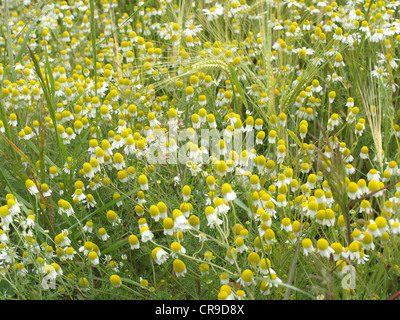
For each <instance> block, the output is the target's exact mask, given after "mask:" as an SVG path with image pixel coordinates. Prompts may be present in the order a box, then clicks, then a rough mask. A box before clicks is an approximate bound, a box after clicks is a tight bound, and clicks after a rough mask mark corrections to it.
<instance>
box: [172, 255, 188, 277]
mask: <svg viewBox="0 0 400 320" xmlns="http://www.w3.org/2000/svg"><path fill="white" fill-rule="evenodd" d="M172 267H173V270H174V272H175V274H176V276H177V277H184V276H185V274H186V272H187V269H186V265H185V263H184V262H183V261H182V260H180V259H175V260H174V262H173V264H172Z"/></svg>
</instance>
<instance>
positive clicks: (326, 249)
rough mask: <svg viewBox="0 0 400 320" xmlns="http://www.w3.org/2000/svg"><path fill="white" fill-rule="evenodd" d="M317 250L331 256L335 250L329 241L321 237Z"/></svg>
mask: <svg viewBox="0 0 400 320" xmlns="http://www.w3.org/2000/svg"><path fill="white" fill-rule="evenodd" d="M317 252H318V253H319V254H320V255H321V256H322V257H326V258H329V257H330V255H331V254H332V253H334V252H335V251H334V250H333V249H332V248H331V247H330V246H329V243H328V241H326V240H325V239H323V238H321V239H318V241H317Z"/></svg>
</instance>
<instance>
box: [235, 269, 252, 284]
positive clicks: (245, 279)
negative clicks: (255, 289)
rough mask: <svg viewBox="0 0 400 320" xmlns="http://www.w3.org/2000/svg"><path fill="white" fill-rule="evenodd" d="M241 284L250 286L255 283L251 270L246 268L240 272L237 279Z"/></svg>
mask: <svg viewBox="0 0 400 320" xmlns="http://www.w3.org/2000/svg"><path fill="white" fill-rule="evenodd" d="M237 282H238V283H240V284H241V285H242V286H251V285H255V284H256V280H255V279H254V274H253V271H251V270H250V269H246V270H244V271H243V272H242V275H241V277H240V278H239V279H238V280H237Z"/></svg>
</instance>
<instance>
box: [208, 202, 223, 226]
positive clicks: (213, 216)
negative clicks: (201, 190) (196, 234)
mask: <svg viewBox="0 0 400 320" xmlns="http://www.w3.org/2000/svg"><path fill="white" fill-rule="evenodd" d="M204 213H205V215H206V218H207V226H209V227H210V228H214V225H215V224H218V225H220V224H222V220H221V219H219V218H218V213H217V211H216V210H215V208H214V207H212V206H208V207H206V208H205V210H204Z"/></svg>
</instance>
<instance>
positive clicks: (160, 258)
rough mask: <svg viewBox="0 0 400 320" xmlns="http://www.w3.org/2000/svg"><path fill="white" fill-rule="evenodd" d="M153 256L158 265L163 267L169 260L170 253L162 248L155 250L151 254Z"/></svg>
mask: <svg viewBox="0 0 400 320" xmlns="http://www.w3.org/2000/svg"><path fill="white" fill-rule="evenodd" d="M151 256H152V258H153V259H154V261H155V262H156V263H157V264H158V265H161V264H163V263H164V262H166V261H167V260H168V252H167V251H165V250H164V249H162V248H160V247H156V248H154V249H153V251H152V252H151Z"/></svg>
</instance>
